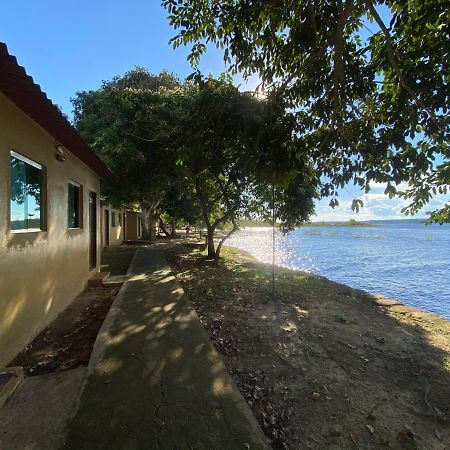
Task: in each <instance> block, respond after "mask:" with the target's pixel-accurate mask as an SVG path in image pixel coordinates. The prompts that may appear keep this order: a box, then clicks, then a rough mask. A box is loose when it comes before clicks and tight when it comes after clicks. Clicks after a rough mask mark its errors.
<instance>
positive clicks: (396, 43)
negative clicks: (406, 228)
mask: <svg viewBox="0 0 450 450" xmlns="http://www.w3.org/2000/svg"><path fill="white" fill-rule="evenodd" d="M162 4H163V5H164V6H165V7H166V8H167V10H168V12H169V20H170V23H171V24H172V25H173V26H174V28H176V29H177V32H178V33H177V34H176V36H174V38H173V39H172V43H173V45H174V47H177V46H179V45H183V44H188V43H193V46H192V49H191V52H190V56H189V59H190V61H191V63H192V64H193V65H194V66H195V65H197V64H198V62H199V59H200V57H201V55H202V54H203V53H204V52H205V51H206V50H207V45H208V44H210V43H213V44H215V45H216V46H217V47H219V48H222V49H223V53H224V60H225V62H226V63H227V64H228V65H229V68H230V70H231V71H232V72H234V73H237V72H241V73H243V74H244V76H249V75H252V74H257V75H258V76H259V77H260V79H261V84H262V88H263V90H264V91H265V93H266V95H267V96H268V99H269V103H271V102H273V103H274V104H280V103H281V104H282V106H283V108H285V109H286V110H289V111H292V114H293V116H294V118H295V122H296V128H295V134H296V137H297V140H298V145H297V147H298V149H299V150H298V158H305V157H306V158H311V159H312V160H313V161H315V169H316V171H317V175H318V176H319V177H320V179H321V180H322V188H321V193H322V195H324V196H332V197H333V198H332V200H331V202H330V204H331V205H332V206H334V205H336V204H337V202H338V201H337V199H336V197H337V195H338V193H339V188H341V187H343V186H345V185H346V184H347V183H349V182H353V183H354V184H355V185H357V186H359V187H361V189H364V190H365V191H366V192H367V191H368V190H369V189H370V183H371V182H383V183H386V185H387V187H386V191H385V193H386V194H388V195H390V196H395V195H399V196H403V197H404V198H406V199H408V200H409V203H408V206H407V207H406V208H405V210H404V212H405V213H406V214H410V213H411V214H413V213H416V212H417V211H418V210H419V209H421V208H422V207H424V206H425V205H426V204H427V203H428V202H429V200H430V199H431V197H432V195H434V194H436V193H444V194H446V193H447V189H448V185H449V184H450V166H449V157H450V149H449V129H450V127H449V114H448V104H449V94H450V92H449V80H450V65H449V64H448V61H449V60H450V55H449V50H450V39H449V34H450V22H449V21H448V2H446V1H445V0H387V1H376V0H375V1H374V0H357V1H346V2H345V1H341V0H338V1H334V0H333V1H332V0H325V1H321V2H314V1H311V0H295V1H294V0H276V1H270V2H269V1H267V2H262V1H258V0H245V1H242V0H225V1H224V0H163V1H162ZM267 109H268V110H270V108H267ZM402 182H407V183H408V188H407V189H406V190H405V191H403V192H401V191H399V187H398V186H399V185H400V183H402ZM354 206H355V207H356V208H357V207H358V206H359V202H354ZM431 218H432V219H434V220H437V221H441V222H442V221H444V220H445V221H448V220H449V219H450V218H449V206H448V204H447V205H446V206H444V207H443V208H442V209H440V210H437V211H435V212H434V213H432V214H431Z"/></svg>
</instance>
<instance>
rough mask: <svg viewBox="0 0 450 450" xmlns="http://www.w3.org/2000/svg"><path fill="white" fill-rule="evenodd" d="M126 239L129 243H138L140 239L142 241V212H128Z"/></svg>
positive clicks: (126, 216)
mask: <svg viewBox="0 0 450 450" xmlns="http://www.w3.org/2000/svg"><path fill="white" fill-rule="evenodd" d="M125 239H126V240H127V241H136V240H138V239H142V217H141V213H140V212H137V211H127V212H126V215H125Z"/></svg>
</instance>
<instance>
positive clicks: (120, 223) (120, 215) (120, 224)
mask: <svg viewBox="0 0 450 450" xmlns="http://www.w3.org/2000/svg"><path fill="white" fill-rule="evenodd" d="M118 216H119V227H121V226H122V213H119V214H118Z"/></svg>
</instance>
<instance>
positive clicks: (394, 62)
mask: <svg viewBox="0 0 450 450" xmlns="http://www.w3.org/2000/svg"><path fill="white" fill-rule="evenodd" d="M366 3H367V7H368V8H369V11H370V13H371V14H372V16H373V18H374V19H375V22H376V23H377V24H378V26H379V27H380V29H381V31H382V32H383V35H384V38H385V39H386V51H387V54H388V58H389V62H390V63H391V66H392V68H393V69H394V71H395V74H396V75H397V78H398V81H399V82H400V85H401V86H402V87H403V88H404V89H405V91H406V92H408V94H409V95H410V96H411V97H413V99H414V100H415V101H416V102H417V104H418V105H419V106H420V107H421V108H423V109H424V110H425V111H426V112H427V113H428V114H429V116H430V118H431V120H432V121H433V122H434V124H435V125H436V126H437V128H438V129H439V131H441V132H442V133H444V132H445V130H444V129H443V128H442V127H441V124H440V123H439V121H438V119H437V117H436V115H435V114H434V112H433V111H432V110H430V109H429V108H428V107H427V106H426V105H425V104H424V103H423V102H422V100H421V99H420V98H419V97H418V96H417V94H416V93H415V92H414V90H413V88H411V87H410V86H409V85H408V83H407V82H406V79H405V77H404V76H403V74H402V71H401V70H400V67H399V65H398V60H397V57H396V55H395V50H394V43H393V41H392V37H391V35H390V33H389V30H388V29H387V27H386V25H385V24H384V22H383V20H382V19H381V17H380V15H379V14H378V12H377V10H376V9H375V6H374V5H373V3H372V0H366Z"/></svg>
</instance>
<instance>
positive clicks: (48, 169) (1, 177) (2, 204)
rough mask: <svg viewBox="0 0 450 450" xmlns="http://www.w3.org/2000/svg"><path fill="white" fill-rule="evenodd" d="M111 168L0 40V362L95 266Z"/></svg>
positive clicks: (13, 352) (39, 326)
mask: <svg viewBox="0 0 450 450" xmlns="http://www.w3.org/2000/svg"><path fill="white" fill-rule="evenodd" d="M110 176H111V174H110V172H109V171H108V169H107V168H106V166H105V165H104V164H103V163H102V161H101V160H100V159H99V158H98V157H97V156H96V155H95V154H94V153H93V152H92V150H91V149H90V148H89V147H88V145H87V144H86V143H85V142H84V141H83V140H82V139H81V137H80V136H79V135H78V133H77V132H76V130H75V129H74V128H73V127H72V126H71V125H70V123H69V122H68V121H67V119H66V118H65V117H64V116H63V115H62V114H61V112H60V111H59V109H58V108H57V107H56V106H55V105H54V104H53V103H52V102H51V101H50V100H49V99H48V98H47V96H46V95H45V93H43V92H42V91H41V89H40V87H39V86H38V85H36V84H35V83H34V81H33V79H32V78H31V77H29V76H28V75H27V74H26V72H25V70H24V68H23V67H21V66H19V65H18V63H17V60H16V58H15V57H14V56H11V55H10V54H9V53H8V49H7V47H6V45H5V44H3V43H0V367H1V366H4V365H5V364H7V363H8V362H9V361H10V360H12V359H13V357H14V356H15V355H16V354H17V353H18V352H19V351H21V350H22V348H23V347H24V346H25V345H26V344H27V343H28V342H29V341H31V340H32V339H33V338H34V337H35V336H36V335H37V334H38V333H39V332H40V331H41V330H42V329H43V328H44V327H45V326H46V325H48V324H49V323H50V322H51V321H52V320H53V319H54V318H55V317H56V316H57V315H58V314H59V313H60V312H61V311H63V310H64V309H65V308H66V307H67V306H68V305H69V304H70V303H71V302H72V301H73V300H74V298H75V297H76V296H77V295H78V294H79V293H80V292H81V291H82V290H83V289H84V287H85V286H86V284H87V281H88V279H89V278H90V277H91V276H92V275H93V274H94V273H95V272H97V271H98V270H99V262H100V251H101V239H100V236H101V234H100V206H99V197H100V177H110Z"/></svg>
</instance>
